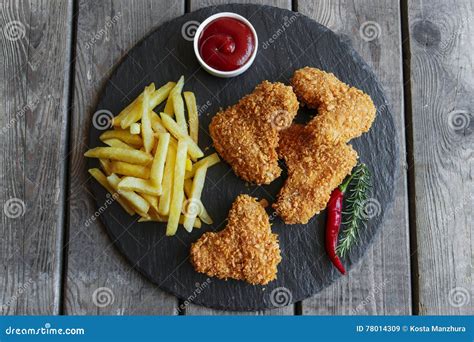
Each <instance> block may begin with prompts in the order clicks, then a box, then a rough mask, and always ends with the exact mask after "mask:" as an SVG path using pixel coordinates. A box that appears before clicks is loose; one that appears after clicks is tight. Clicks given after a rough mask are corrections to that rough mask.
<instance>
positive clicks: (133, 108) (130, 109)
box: [113, 93, 143, 127]
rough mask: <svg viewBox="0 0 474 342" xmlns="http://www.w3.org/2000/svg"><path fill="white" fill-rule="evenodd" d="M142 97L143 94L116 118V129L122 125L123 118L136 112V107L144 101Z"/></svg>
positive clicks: (114, 124)
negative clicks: (133, 111)
mask: <svg viewBox="0 0 474 342" xmlns="http://www.w3.org/2000/svg"><path fill="white" fill-rule="evenodd" d="M142 97H143V93H142V94H140V95H139V96H138V97H137V98H136V99H135V100H133V101H132V102H131V103H130V104H129V105H128V106H127V107H125V108H124V109H123V110H122V111H121V112H120V113H119V115H117V116H116V117H114V120H113V126H114V127H119V126H120V125H121V123H122V120H123V118H125V117H126V116H127V115H128V114H129V113H130V112H131V111H132V110H135V106H136V105H137V103H138V102H139V101H141V100H142Z"/></svg>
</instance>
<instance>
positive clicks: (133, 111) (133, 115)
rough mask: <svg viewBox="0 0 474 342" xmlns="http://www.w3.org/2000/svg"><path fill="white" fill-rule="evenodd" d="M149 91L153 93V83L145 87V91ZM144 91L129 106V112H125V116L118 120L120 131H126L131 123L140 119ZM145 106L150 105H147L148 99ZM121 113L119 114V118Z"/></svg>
mask: <svg viewBox="0 0 474 342" xmlns="http://www.w3.org/2000/svg"><path fill="white" fill-rule="evenodd" d="M147 88H148V89H149V91H152V92H154V91H155V83H151V84H150V85H149V86H148V87H145V89H147ZM145 89H144V90H143V92H142V93H141V94H140V95H139V96H138V97H137V98H136V100H135V101H133V106H130V108H129V110H128V111H127V113H126V114H124V116H123V117H122V118H121V119H120V127H122V129H126V128H128V127H130V125H132V124H133V123H135V122H137V121H138V120H140V118H141V117H142V108H143V99H144V97H145ZM146 104H147V106H149V105H150V103H149V98H148V100H147V101H146ZM121 114H122V113H120V114H119V116H120V115H121Z"/></svg>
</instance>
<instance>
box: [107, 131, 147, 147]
mask: <svg viewBox="0 0 474 342" xmlns="http://www.w3.org/2000/svg"><path fill="white" fill-rule="evenodd" d="M99 138H100V140H102V141H104V140H108V139H119V140H122V141H123V142H124V143H127V144H129V145H132V146H133V147H140V146H142V145H143V141H142V138H141V137H140V136H139V135H134V134H130V131H128V130H122V129H114V130H109V131H105V132H104V133H102V134H101V135H100V137H99Z"/></svg>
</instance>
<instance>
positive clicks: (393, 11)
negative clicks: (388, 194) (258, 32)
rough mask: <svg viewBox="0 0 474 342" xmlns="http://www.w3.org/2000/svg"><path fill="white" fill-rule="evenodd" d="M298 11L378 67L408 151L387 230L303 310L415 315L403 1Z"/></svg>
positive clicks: (340, 3)
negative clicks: (346, 272)
mask: <svg viewBox="0 0 474 342" xmlns="http://www.w3.org/2000/svg"><path fill="white" fill-rule="evenodd" d="M298 11H299V12H301V13H302V14H305V15H307V16H309V17H311V18H313V19H314V20H316V21H318V22H319V23H321V24H323V25H325V26H327V27H328V28H330V29H331V30H333V31H335V32H336V33H338V34H340V35H341V38H342V39H343V40H344V41H346V42H347V43H348V44H350V45H352V46H353V47H354V49H355V50H356V51H357V52H359V54H360V55H361V56H362V57H363V58H364V59H365V61H366V62H367V63H368V64H369V65H370V66H371V67H372V69H373V71H374V72H375V74H376V75H377V76H378V79H379V81H380V82H381V83H382V85H383V86H384V90H385V92H386V95H387V97H388V99H389V101H390V103H391V106H392V113H393V115H394V120H395V125H396V127H397V131H398V136H399V143H400V145H399V147H400V151H402V152H401V153H400V170H398V171H399V174H398V177H397V178H396V183H395V189H396V191H395V202H394V204H393V205H392V209H391V210H390V212H388V213H387V216H386V219H385V223H384V227H383V228H382V232H381V233H379V235H378V236H377V237H376V239H375V241H374V243H373V245H372V247H370V248H369V249H368V251H367V252H366V256H365V257H364V258H363V259H362V261H361V262H360V263H359V265H357V266H356V267H354V268H353V269H352V270H351V271H350V273H349V274H348V275H347V276H346V277H343V278H340V279H339V281H336V282H335V283H334V284H332V285H331V286H329V287H328V288H326V289H325V290H323V291H322V292H321V293H319V294H318V295H316V296H314V297H313V298H311V299H308V300H305V301H303V304H302V307H303V314H306V315H319V314H323V315H341V314H344V315H345V314H362V315H366V314H371V315H372V314H378V315H406V314H411V285H410V255H409V230H408V209H407V178H406V170H405V167H404V166H405V165H406V158H405V153H404V151H405V123H404V112H403V79H402V59H401V58H402V52H401V36H400V35H401V31H400V8H399V3H398V2H396V1H391V0H384V1H378V0H364V1H345V0H337V1H324V0H318V1H309V0H305V1H301V0H300V1H298Z"/></svg>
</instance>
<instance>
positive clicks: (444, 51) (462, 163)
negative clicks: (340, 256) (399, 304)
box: [408, 0, 474, 315]
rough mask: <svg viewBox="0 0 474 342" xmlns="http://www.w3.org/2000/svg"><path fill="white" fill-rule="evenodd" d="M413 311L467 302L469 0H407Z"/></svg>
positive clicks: (455, 310)
mask: <svg viewBox="0 0 474 342" xmlns="http://www.w3.org/2000/svg"><path fill="white" fill-rule="evenodd" d="M408 14H409V33H410V47H411V51H410V52H411V65H410V66H411V89H412V112H413V143H414V148H413V150H414V151H413V154H414V172H415V174H414V175H415V190H416V236H417V246H416V247H417V253H418V275H419V276H418V287H419V308H418V309H419V313H420V314H423V315H439V314H442V315H453V314H454V315H456V314H464V315H472V314H473V313H474V305H473V298H472V294H473V293H474V279H473V274H472V267H473V262H474V239H473V234H472V233H473V221H472V208H473V204H474V202H473V193H474V186H473V181H472V180H473V170H474V169H473V166H474V163H473V160H474V159H473V146H474V144H473V143H474V134H473V129H474V127H473V121H472V118H473V113H474V112H473V111H474V98H473V97H472V94H473V93H474V78H473V77H472V76H473V75H474V53H473V47H474V22H473V20H472V18H473V17H474V4H473V2H472V1H420V0H417V1H409V2H408Z"/></svg>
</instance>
